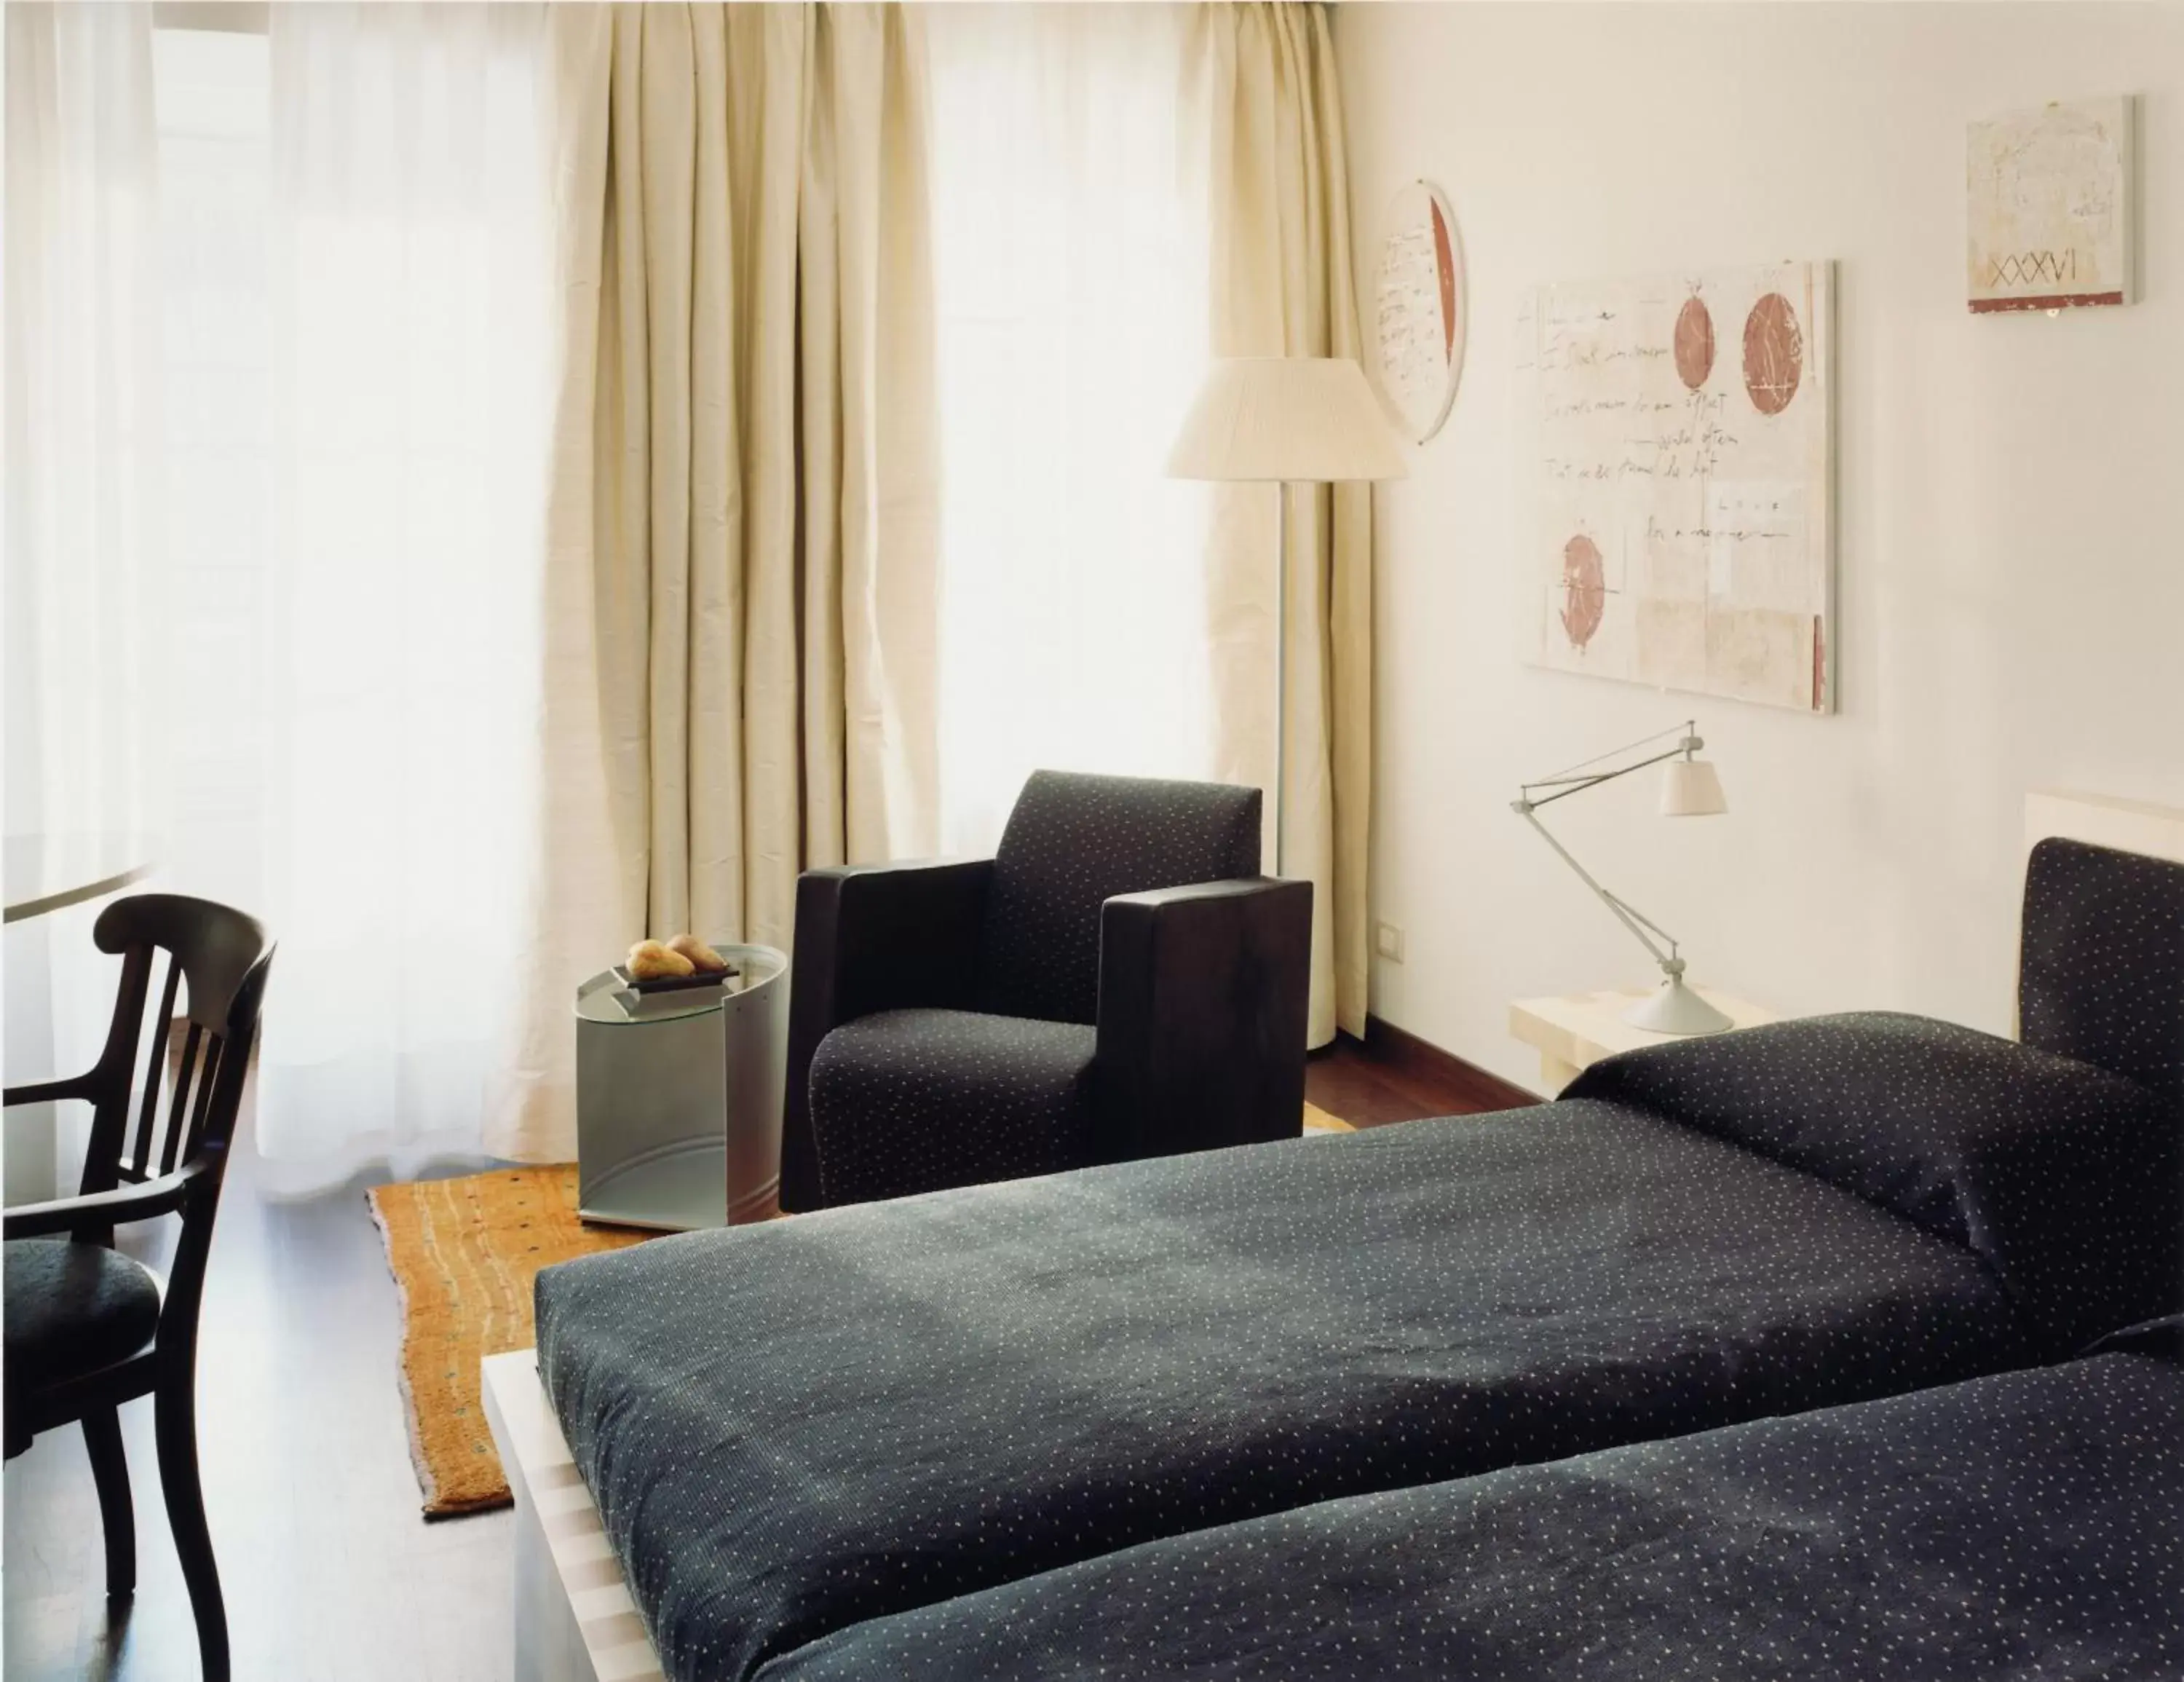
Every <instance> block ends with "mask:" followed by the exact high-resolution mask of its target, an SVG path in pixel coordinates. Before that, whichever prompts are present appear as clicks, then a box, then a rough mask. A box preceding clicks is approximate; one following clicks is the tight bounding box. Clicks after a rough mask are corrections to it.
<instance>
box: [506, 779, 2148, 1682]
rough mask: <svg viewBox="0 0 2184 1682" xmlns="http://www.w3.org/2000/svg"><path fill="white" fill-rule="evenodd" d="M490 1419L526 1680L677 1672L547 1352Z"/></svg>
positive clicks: (2118, 815) (2067, 817) (2088, 835)
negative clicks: (509, 1513) (543, 1367)
mask: <svg viewBox="0 0 2184 1682" xmlns="http://www.w3.org/2000/svg"><path fill="white" fill-rule="evenodd" d="M2051 835H2059V836H2065V837H2068V838H2070V839H2072V840H2076V841H2089V842H2092V843H2094V844H2098V845H2100V846H2104V847H2114V848H2117V849H2120V850H2122V851H2125V852H2130V853H2144V854H2148V855H2151V856H2153V857H2155V858H2164V859H2174V860H2177V861H2178V862H2180V863H2184V811H2173V810H2169V809H2168V808H2166V807H2163V806H2154V805H2144V804H2142V803H2140V802H2136V801H2130V800H2110V799H2102V798H2101V797H2099V796H2097V795H2087V794H2062V793H2051V792H2047V791H2042V792H2040V793H2037V794H2031V795H2028V796H2027V797H2026V799H2025V848H2026V850H2027V851H2028V852H2029V851H2030V850H2031V847H2032V845H2033V844H2034V843H2036V842H2038V841H2041V840H2042V839H2044V838H2047V837H2048V836H2051ZM484 1378H485V1412H486V1419H487V1423H490V1424H491V1426H492V1427H493V1444H494V1445H495V1446H496V1447H497V1448H499V1451H500V1463H501V1465H502V1466H503V1467H504V1468H505V1469H506V1471H507V1473H508V1486H509V1488H510V1490H513V1491H514V1492H515V1682H666V1678H665V1676H664V1675H663V1674H662V1672H661V1670H660V1659H659V1656H658V1655H657V1654H656V1653H655V1652H654V1651H653V1650H652V1641H651V1639H650V1637H649V1636H648V1635H646V1634H645V1632H644V1624H643V1620H642V1619H641V1618H638V1612H637V1606H636V1603H635V1602H634V1601H632V1600H631V1599H630V1594H629V1588H628V1585H627V1584H626V1583H624V1582H623V1580H622V1575H621V1566H620V1564H619V1563H618V1562H616V1559H615V1557H614V1552H613V1550H612V1549H610V1547H609V1546H607V1539H606V1532H605V1529H604V1526H603V1525H602V1524H601V1523H600V1522H599V1508H597V1507H594V1506H593V1504H592V1497H591V1493H590V1491H589V1490H586V1489H585V1488H584V1482H583V1479H582V1478H580V1477H579V1476H578V1475H577V1466H576V1462H575V1461H574V1460H573V1459H572V1458H571V1456H570V1453H569V1445H568V1443H567V1441H566V1440H564V1438H563V1437H562V1435H561V1425H560V1421H559V1420H557V1419H556V1418H554V1409H553V1406H552V1404H551V1403H549V1401H547V1400H546V1390H545V1387H544V1386H543V1384H540V1383H539V1381H538V1351H536V1350H530V1349H520V1350H516V1351H513V1352H511V1353H510V1354H507V1355H495V1356H488V1357H487V1359H486V1361H485V1363H484Z"/></svg>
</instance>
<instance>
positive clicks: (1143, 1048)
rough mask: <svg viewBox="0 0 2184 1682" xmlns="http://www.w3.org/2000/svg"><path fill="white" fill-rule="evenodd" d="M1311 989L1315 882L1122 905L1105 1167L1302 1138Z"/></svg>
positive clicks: (1102, 1073) (1103, 1033)
mask: <svg viewBox="0 0 2184 1682" xmlns="http://www.w3.org/2000/svg"><path fill="white" fill-rule="evenodd" d="M1311 986H1312V884H1311V883H1309V882H1290V881H1283V880H1278V879H1275V878H1273V877H1248V878H1244V879H1240V880H1237V881H1231V882H1202V883H1191V884H1190V885H1189V886H1187V887H1182V888H1160V889H1157V890H1156V891H1154V892H1151V893H1147V894H1119V895H1117V897H1115V898H1114V899H1110V900H1108V901H1107V902H1106V905H1104V906H1103V907H1101V909H1100V1021H1099V1046H1098V1050H1097V1051H1096V1052H1095V1055H1094V1058H1093V1065H1092V1068H1093V1091H1094V1103H1095V1107H1096V1110H1097V1117H1096V1120H1095V1139H1094V1149H1095V1152H1096V1153H1097V1155H1098V1157H1099V1159H1100V1161H1123V1160H1126V1159H1128V1158H1130V1157H1135V1156H1163V1155H1169V1154H1172V1153H1174V1152H1177V1151H1184V1150H1212V1149H1214V1148H1216V1147H1217V1146H1221V1145H1250V1144H1256V1143H1258V1142H1260V1141H1262V1140H1265V1139H1287V1138H1291V1137H1294V1136H1295V1134H1296V1133H1299V1132H1300V1131H1301V1128H1302V1126H1303V1119H1304V1057H1305V1044H1304V1041H1305V1031H1306V1012H1307V1007H1308V1004H1309V1000H1310V993H1311Z"/></svg>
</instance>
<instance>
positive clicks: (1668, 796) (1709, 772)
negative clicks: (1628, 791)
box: [1661, 759, 1729, 817]
mask: <svg viewBox="0 0 2184 1682" xmlns="http://www.w3.org/2000/svg"><path fill="white" fill-rule="evenodd" d="M1727 810H1729V801H1728V800H1727V799H1725V798H1724V795H1723V794H1722V792H1721V773H1720V772H1719V771H1716V770H1715V769H1714V768H1713V763H1712V761H1710V760H1694V759H1677V760H1669V764H1668V775H1667V776H1666V777H1663V779H1662V781H1661V816H1663V817H1712V816H1714V814H1715V813H1717V812H1725V811H1727Z"/></svg>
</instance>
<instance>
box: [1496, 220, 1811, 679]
mask: <svg viewBox="0 0 2184 1682" xmlns="http://www.w3.org/2000/svg"><path fill="white" fill-rule="evenodd" d="M1833 294H1834V271H1833V265H1830V264H1828V263H1784V264H1777V265H1769V266H1765V267H1759V268H1745V269H1718V270H1697V271H1693V272H1692V273H1690V274H1688V275H1666V276H1656V277H1653V278H1651V279H1642V280H1624V281H1598V282H1590V283H1584V284H1574V285H1560V286H1550V287H1541V288H1539V289H1538V290H1537V291H1536V292H1535V293H1534V294H1533V296H1532V298H1531V299H1530V301H1529V303H1528V304H1527V305H1526V307H1525V309H1524V313H1523V315H1522V318H1521V320H1519V323H1518V348H1517V361H1518V379H1517V389H1518V405H1519V412H1518V426H1517V437H1518V466H1519V473H1518V485H1519V492H1518V493H1519V496H1520V497H1521V498H1523V506H1522V507H1521V509H1520V515H1522V516H1523V517H1522V519H1521V520H1520V524H1519V530H1520V532H1521V533H1522V535H1521V537H1520V542H1521V543H1523V545H1524V550H1523V563H1522V564H1523V568H1524V575H1523V588H1522V591H1521V592H1520V595H1519V603H1520V610H1521V613H1522V615H1523V622H1522V625H1521V627H1520V630H1519V638H1520V647H1521V648H1522V649H1523V651H1524V654H1525V657H1526V658H1527V659H1529V660H1532V661H1534V662H1535V663H1536V664H1540V665H1543V666H1552V667H1554V668H1556V669H1557V670H1560V671H1582V672H1588V673H1591V674H1593V675H1595V676H1597V677H1616V678H1623V679H1626V680H1629V681H1630V682H1640V683H1649V684H1652V685H1654V686H1656V687H1658V688H1669V689H1683V690H1690V691H1692V692H1694V693H1700V694H1708V695H1724V696H1729V697H1730V698H1733V699H1738V700H1746V701H1757V702H1763V703H1765V704H1767V705H1774V706H1782V707H1794V708H1797V709H1798V710H1802V711H1808V712H1830V711H1832V710H1834V706H1835V693H1834V689H1835V685H1834V677H1833V674H1834V649H1835V634H1834V633H1835V622H1834V621H1835V600H1834V597H1835V589H1834V584H1835V577H1834V575H1835V554H1834V531H1833V526H1834V521H1833V518H1832V515H1833V509H1832V506H1831V500H1832V495H1833V481H1834V456H1835V429H1834V413H1833V410H1834V404H1833V401H1832V398H1833V393H1832V392H1831V390H1830V386H1831V384H1832V369H1831V356H1832V343H1831V341H1832V338H1833V332H1834V296H1833Z"/></svg>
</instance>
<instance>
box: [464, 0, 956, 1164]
mask: <svg viewBox="0 0 2184 1682" xmlns="http://www.w3.org/2000/svg"><path fill="white" fill-rule="evenodd" d="M917 29H918V23H917V17H916V15H915V14H913V13H910V12H907V11H905V9H904V8H900V7H894V6H882V5H870V6H867V5H823V6H822V5H810V6H788V5H779V6H777V5H752V6H744V5H725V6H724V5H717V4H712V5H673V4H651V5H644V6H560V7H556V8H554V30H555V31H556V39H555V43H554V46H555V54H556V99H557V102H558V105H559V109H557V111H556V112H555V114H554V122H555V125H556V133H557V135H558V136H559V139H558V148H557V149H558V157H557V161H556V184H555V192H556V198H557V200H558V202H559V208H560V221H561V241H560V254H559V268H560V275H559V281H560V286H559V292H560V298H561V301H562V306H563V308H564V309H565V311H566V321H565V337H564V346H565V350H564V360H563V365H562V366H561V368H560V395H559V399H558V403H557V408H556V414H555V427H554V463H553V475H554V477H553V491H552V493H551V500H550V504H549V515H548V539H547V549H548V557H547V576H546V582H545V591H546V641H547V646H548V659H549V671H548V682H547V687H546V699H545V703H544V717H543V736H544V745H545V751H544V755H543V781H542V786H541V788H540V789H539V795H540V799H541V800H542V803H543V811H544V819H545V822H544V835H545V846H544V849H543V871H542V873H541V876H540V878H539V881H538V884H537V888H536V892H535V894H534V896H533V897H534V900H535V914H534V916H533V917H532V927H531V930H530V938H531V940H532V947H533V960H532V962H531V964H530V965H529V967H528V973H529V975H530V977H531V986H532V990H533V992H534V993H535V995H536V997H535V999H534V1000H533V1001H532V1007H531V1009H530V1010H529V1011H528V1012H527V1013H526V1014H527V1017H528V1020H527V1021H526V1027H525V1029H524V1033H523V1043H522V1044H521V1047H520V1050H519V1053H518V1055H517V1056H516V1057H515V1059H514V1060H513V1061H514V1062H515V1066H516V1067H517V1069H518V1073H517V1077H516V1078H515V1082H514V1083H513V1086H512V1089H510V1091H509V1092H508V1093H507V1094H505V1096H504V1100H503V1101H502V1102H500V1103H499V1104H498V1105H496V1106H495V1115H494V1125H493V1128H492V1129H491V1135H490V1137H489V1141H488V1142H489V1144H490V1145H491V1148H493V1150H496V1151H498V1152H499V1153H501V1154H503V1155H506V1156H515V1157H521V1158H526V1159H529V1160H555V1159H565V1158H567V1157H568V1156H571V1155H572V1154H573V1145H574V1128H573V1118H572V1116H571V1106H570V1099H571V1078H570V1073H569V1068H568V1060H569V1058H570V1056H571V1050H570V1041H571V1033H570V1031H569V1024H568V1020H567V1017H568V1009H569V999H570V996H571V990H572V989H573V988H574V986H575V985H576V983H577V981H578V980H579V979H580V978H581V977H582V976H583V975H585V974H587V973H589V972H594V971H596V970H599V969H600V968H603V967H604V966H606V965H607V964H609V963H611V962H613V961H615V960H616V958H618V957H619V956H620V955H621V950H622V949H623V948H624V947H625V946H626V945H627V944H628V943H629V942H630V941H632V940H633V939H636V938H639V937H640V936H642V935H644V934H647V933H650V934H655V935H662V936H664V935H666V934H671V933H676V932H677V931H679V930H682V929H691V930H694V931H695V932H696V933H699V935H701V936H704V937H706V938H727V939H731V940H750V941H755V942H760V943H764V944H770V945H777V946H783V947H785V946H786V945H787V944H788V938H789V926H790V919H791V916H792V913H793V911H794V898H795V886H796V877H797V874H798V872H799V871H800V870H802V869H803V868H804V867H805V866H807V865H814V864H831V863H838V862H841V861H843V860H853V861H854V860H877V859H884V858H890V857H900V856H903V855H910V854H916V853H920V852H928V851H931V850H933V847H934V844H935V832H936V827H937V816H936V812H937V788H936V784H937V774H936V765H935V761H936V752H935V748H934V713H935V700H934V684H935V671H934V665H935V635H934V628H933V627H934V624H935V617H934V608H933V595H934V584H935V577H934V573H935V565H936V561H935V551H936V544H937V524H938V515H937V510H938V506H939V464H938V460H937V457H936V448H935V443H934V440H935V437H936V432H937V427H936V422H935V418H934V405H935V392H934V379H933V299H932V286H931V268H932V265H931V253H930V251H929V248H928V187H927V181H926V120H925V117H926V114H925V109H924V101H925V91H924V71H923V64H922V50H921V46H920V42H919V40H918V37H917Z"/></svg>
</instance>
